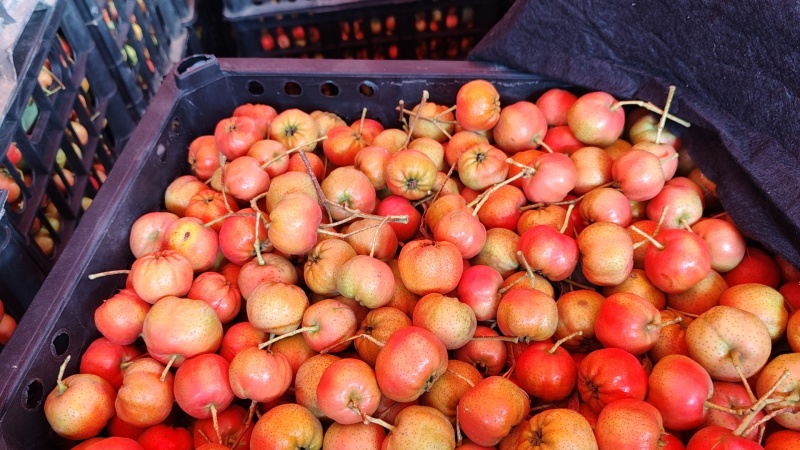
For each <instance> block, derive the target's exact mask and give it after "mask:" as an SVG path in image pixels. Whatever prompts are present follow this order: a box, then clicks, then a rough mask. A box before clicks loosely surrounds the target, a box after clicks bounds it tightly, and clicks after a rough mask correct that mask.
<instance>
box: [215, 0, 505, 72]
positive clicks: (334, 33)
mask: <svg viewBox="0 0 800 450" xmlns="http://www.w3.org/2000/svg"><path fill="white" fill-rule="evenodd" d="M506 8H507V6H506V5H505V3H504V2H499V1H496V0H470V1H463V0H366V1H354V0H339V1H331V0H298V1H285V0H284V1H277V2H269V1H255V0H226V1H225V9H224V17H225V19H226V20H228V21H230V23H231V25H232V28H233V34H234V36H235V41H236V45H237V48H238V54H239V56H245V57H256V56H261V57H307V58H343V59H447V60H458V59H464V58H465V56H466V54H467V53H468V52H469V51H470V50H471V49H472V47H473V46H474V45H475V44H476V43H477V42H478V41H479V40H480V39H481V38H482V37H483V36H484V35H485V34H486V32H488V31H489V29H491V27H492V26H494V24H495V23H497V21H498V20H499V19H500V17H502V15H503V14H504V13H505V11H506Z"/></svg>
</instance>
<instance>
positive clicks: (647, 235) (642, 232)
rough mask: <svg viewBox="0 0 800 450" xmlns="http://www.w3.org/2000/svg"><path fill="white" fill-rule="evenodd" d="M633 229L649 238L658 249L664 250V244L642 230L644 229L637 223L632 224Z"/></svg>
mask: <svg viewBox="0 0 800 450" xmlns="http://www.w3.org/2000/svg"><path fill="white" fill-rule="evenodd" d="M631 230H633V231H635V232H637V233H639V234H640V235H641V236H644V238H645V239H647V240H648V241H650V243H651V244H653V246H655V248H657V249H659V250H662V251H663V250H664V246H663V245H661V243H660V242H658V241H657V240H655V238H653V237H652V236H650V235H649V234H647V233H645V232H644V231H642V230H640V229H638V228H636V225H631Z"/></svg>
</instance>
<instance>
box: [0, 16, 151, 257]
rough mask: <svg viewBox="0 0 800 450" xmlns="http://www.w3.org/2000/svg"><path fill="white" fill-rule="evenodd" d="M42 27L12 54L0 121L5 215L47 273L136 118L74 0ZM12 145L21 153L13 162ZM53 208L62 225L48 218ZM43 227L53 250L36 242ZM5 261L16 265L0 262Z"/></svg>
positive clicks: (95, 191)
mask: <svg viewBox="0 0 800 450" xmlns="http://www.w3.org/2000/svg"><path fill="white" fill-rule="evenodd" d="M45 30H46V32H45V33H44V34H39V33H35V32H31V33H30V34H29V35H26V34H23V35H22V37H21V39H20V40H19V42H18V43H17V46H16V47H15V50H17V51H18V52H20V53H23V52H24V53H25V55H24V56H25V58H22V57H20V58H19V59H18V58H16V56H17V55H15V62H18V64H17V67H16V72H17V73H18V75H19V77H18V80H17V82H16V83H15V85H14V90H13V92H11V93H10V98H11V99H12V100H11V103H10V104H9V107H8V111H7V113H6V115H5V117H4V118H3V120H2V123H1V124H0V149H2V152H0V166H2V169H0V170H2V171H3V176H5V177H6V180H5V181H9V178H10V179H11V180H13V185H14V186H15V189H14V192H11V196H12V197H15V198H11V197H9V198H8V199H7V200H8V201H7V202H6V205H5V213H6V215H7V218H8V222H9V223H10V225H11V226H13V227H14V228H15V230H16V232H17V234H18V235H19V236H21V239H22V240H23V241H24V242H23V243H24V245H25V246H26V247H27V250H28V251H29V253H30V254H31V255H32V257H33V258H34V260H35V261H36V262H37V264H39V266H40V267H41V268H42V270H43V271H44V272H45V273H46V272H47V271H49V269H50V268H51V267H52V265H53V263H54V262H55V260H56V259H57V258H58V257H59V255H60V254H61V251H62V250H63V248H64V246H65V245H66V243H67V241H68V240H69V239H70V236H71V235H72V232H73V230H74V229H75V227H76V225H77V222H78V220H79V219H80V217H81V216H82V214H83V213H84V211H85V209H86V204H85V203H84V197H87V198H91V197H94V196H95V194H96V193H97V190H98V189H99V187H100V184H101V183H102V179H103V176H102V173H101V172H108V171H110V170H111V168H112V166H113V164H114V161H115V160H116V158H117V156H118V155H119V150H120V149H121V148H122V146H124V144H125V142H126V141H127V139H128V138H129V137H130V135H131V133H132V132H133V129H134V126H135V123H134V122H133V120H132V118H131V117H130V115H129V114H127V113H126V112H125V107H124V104H123V103H122V102H121V101H120V100H119V98H118V97H117V95H116V92H117V90H116V87H115V85H114V83H113V80H112V78H111V77H110V75H109V73H108V72H107V71H106V70H105V65H104V64H103V62H102V60H101V59H100V58H99V56H98V55H97V54H96V53H95V51H94V50H95V47H94V42H93V41H92V40H91V38H90V36H89V34H88V32H87V31H86V29H85V27H84V23H83V21H82V20H81V18H80V17H79V15H78V13H77V10H76V9H75V7H74V4H73V3H72V2H71V1H68V0H67V1H61V2H58V3H57V6H56V13H55V14H53V15H52V18H51V20H50V22H49V23H47V24H46V25H45ZM21 56H22V55H21ZM84 131H85V134H84ZM82 137H83V139H81V138H82ZM12 145H13V146H14V147H15V148H16V149H18V150H19V154H21V162H17V163H16V164H15V161H12V159H16V158H14V156H13V155H14V153H15V151H14V150H10V147H11V146H12ZM7 150H9V151H10V153H7ZM95 164H99V166H96V165H95ZM100 167H102V168H100ZM15 168H16V169H19V170H16V169H15ZM16 188H18V189H19V193H18V195H17V192H16ZM45 203H49V204H50V206H48V207H47V210H45ZM54 212H57V213H58V216H59V218H60V227H59V226H58V225H57V226H53V225H51V224H50V222H49V221H48V220H47V215H46V214H47V213H50V215H53V213H54ZM40 229H44V230H46V232H47V233H46V234H47V235H48V237H49V239H51V240H52V242H53V245H52V251H42V249H41V248H40V246H39V245H38V244H37V242H36V240H35V238H34V235H36V233H37V231H38V230H40ZM40 233H44V232H40ZM44 240H45V241H46V240H47V239H46V238H45V239H44ZM48 242H49V241H48ZM44 247H49V244H48V245H46V246H44ZM8 268H14V266H13V265H10V266H2V267H0V269H3V270H7V269H8Z"/></svg>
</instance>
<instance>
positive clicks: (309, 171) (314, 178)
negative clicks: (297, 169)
mask: <svg viewBox="0 0 800 450" xmlns="http://www.w3.org/2000/svg"><path fill="white" fill-rule="evenodd" d="M320 139H322V138H320ZM320 139H317V140H315V142H317V141H319V140H320ZM300 159H301V160H303V165H304V166H306V173H307V174H308V176H310V177H311V182H312V183H313V184H314V190H316V191H317V197H318V199H317V201H318V202H319V204H320V206H322V207H323V208H325V212H327V213H328V221H329V222H333V216H332V215H331V210H330V209H329V208H328V203H327V201H326V200H327V199H326V198H325V193H324V192H322V186H320V185H319V180H317V176H316V175H314V170H313V169H311V163H310V162H309V161H308V156H306V153H305V152H304V151H302V150H300Z"/></svg>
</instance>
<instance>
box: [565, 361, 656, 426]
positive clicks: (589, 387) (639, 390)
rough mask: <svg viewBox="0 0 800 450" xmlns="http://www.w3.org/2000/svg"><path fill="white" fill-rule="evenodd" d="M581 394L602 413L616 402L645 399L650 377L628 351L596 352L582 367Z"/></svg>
mask: <svg viewBox="0 0 800 450" xmlns="http://www.w3.org/2000/svg"><path fill="white" fill-rule="evenodd" d="M578 392H579V393H580V396H581V400H583V401H584V402H585V403H587V404H588V405H589V407H590V408H591V409H592V411H594V412H596V413H599V412H600V411H601V410H602V409H603V407H604V406H605V405H608V404H609V403H611V402H613V401H615V400H619V399H622V398H633V399H637V400H644V399H645V396H646V395H647V374H646V373H645V371H644V368H643V367H642V365H641V364H640V363H639V361H638V360H637V359H636V357H635V356H633V355H631V354H630V353H628V352H626V351H625V350H621V349H618V348H605V349H600V350H595V351H593V352H591V353H589V354H588V355H586V357H585V358H583V360H582V361H581V363H580V364H579V365H578Z"/></svg>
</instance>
